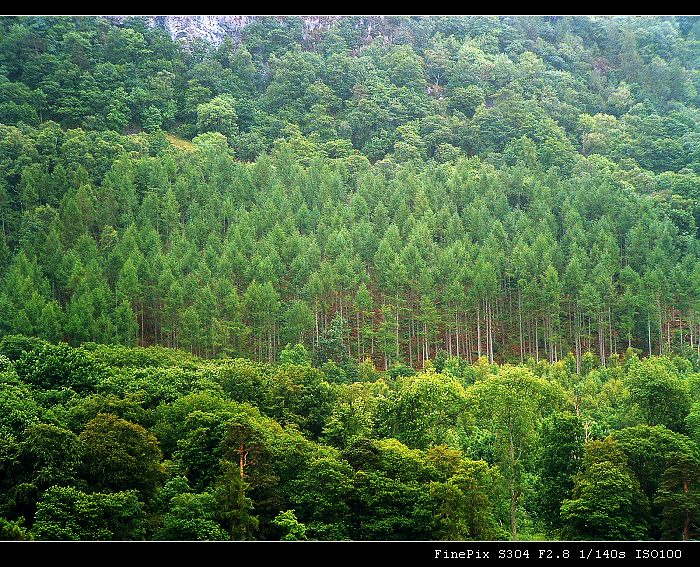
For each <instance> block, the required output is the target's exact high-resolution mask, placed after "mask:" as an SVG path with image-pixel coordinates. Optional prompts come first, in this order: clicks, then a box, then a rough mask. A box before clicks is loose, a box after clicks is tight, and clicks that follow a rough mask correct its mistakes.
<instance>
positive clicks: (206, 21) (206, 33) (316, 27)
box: [112, 16, 385, 45]
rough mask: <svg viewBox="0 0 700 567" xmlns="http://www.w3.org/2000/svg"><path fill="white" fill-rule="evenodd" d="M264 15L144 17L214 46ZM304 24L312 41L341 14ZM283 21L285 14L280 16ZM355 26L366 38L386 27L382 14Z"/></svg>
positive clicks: (182, 37) (180, 37)
mask: <svg viewBox="0 0 700 567" xmlns="http://www.w3.org/2000/svg"><path fill="white" fill-rule="evenodd" d="M259 17H261V16H144V18H145V20H146V21H147V24H148V25H149V26H151V27H156V26H158V27H161V28H163V29H165V30H166V31H167V32H168V33H169V34H170V37H172V38H173V40H175V41H182V42H184V43H187V44H189V43H191V42H193V41H195V40H198V39H199V40H204V41H206V42H207V43H210V44H212V45H218V44H220V43H221V42H222V41H224V39H225V38H226V37H231V38H232V39H233V40H234V41H236V42H238V41H239V40H240V39H241V31H242V30H243V28H245V27H246V26H248V25H250V23H251V22H253V21H254V20H255V19H256V18H259ZM298 17H300V18H301V19H302V21H303V24H304V38H303V39H304V41H311V42H313V41H314V40H315V39H317V38H318V37H319V36H322V35H323V34H324V33H325V32H326V31H328V30H329V29H330V28H331V27H332V26H333V24H334V23H335V22H336V21H337V20H338V19H340V18H341V17H342V16H298ZM112 18H113V21H114V23H116V24H120V23H122V22H123V21H124V19H125V18H126V16H113V17H112ZM279 19H280V20H283V19H284V17H283V16H279ZM354 20H355V22H356V26H357V27H358V28H360V29H363V30H364V31H365V34H364V36H365V38H366V39H367V40H369V39H371V38H372V37H375V36H376V35H380V30H382V29H383V28H384V27H385V26H384V25H383V24H384V23H385V21H384V18H383V17H382V16H368V17H357V18H354Z"/></svg>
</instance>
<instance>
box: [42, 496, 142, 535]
mask: <svg viewBox="0 0 700 567" xmlns="http://www.w3.org/2000/svg"><path fill="white" fill-rule="evenodd" d="M32 534H33V535H34V537H35V538H37V539H48V540H82V541H85V540H105V541H113V540H140V539H143V538H144V535H145V514H144V509H143V502H141V501H140V500H139V498H138V496H137V493H136V492H133V491H131V492H129V491H126V492H112V493H109V494H102V493H99V492H95V493H92V494H86V493H84V492H81V491H79V490H76V489H75V488H72V487H59V486H54V487H51V488H49V489H48V490H47V491H46V492H45V493H44V495H43V496H42V498H41V500H40V501H39V504H38V507H37V512H36V522H35V523H34V526H33V527H32Z"/></svg>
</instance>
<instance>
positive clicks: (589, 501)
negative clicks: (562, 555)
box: [561, 438, 649, 540]
mask: <svg viewBox="0 0 700 567" xmlns="http://www.w3.org/2000/svg"><path fill="white" fill-rule="evenodd" d="M626 461H627V459H626V458H625V455H624V453H622V451H621V450H620V448H619V447H618V445H617V443H616V442H615V441H613V440H612V439H610V438H607V439H606V440H604V441H591V442H589V443H588V444H587V445H586V454H585V456H584V459H583V465H582V470H581V472H580V473H578V474H577V475H576V476H575V477H574V489H573V494H572V498H571V499H566V500H564V502H563V504H562V506H561V519H562V526H563V534H564V536H565V537H568V538H571V539H583V540H597V539H600V538H611V539H619V540H627V539H644V538H645V537H647V526H646V518H647V515H648V502H649V501H648V499H647V497H646V496H645V495H644V493H643V492H642V491H641V489H640V487H639V482H638V481H637V479H636V478H635V476H634V474H633V473H632V472H631V471H630V470H629V468H628V467H627V462H626Z"/></svg>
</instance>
